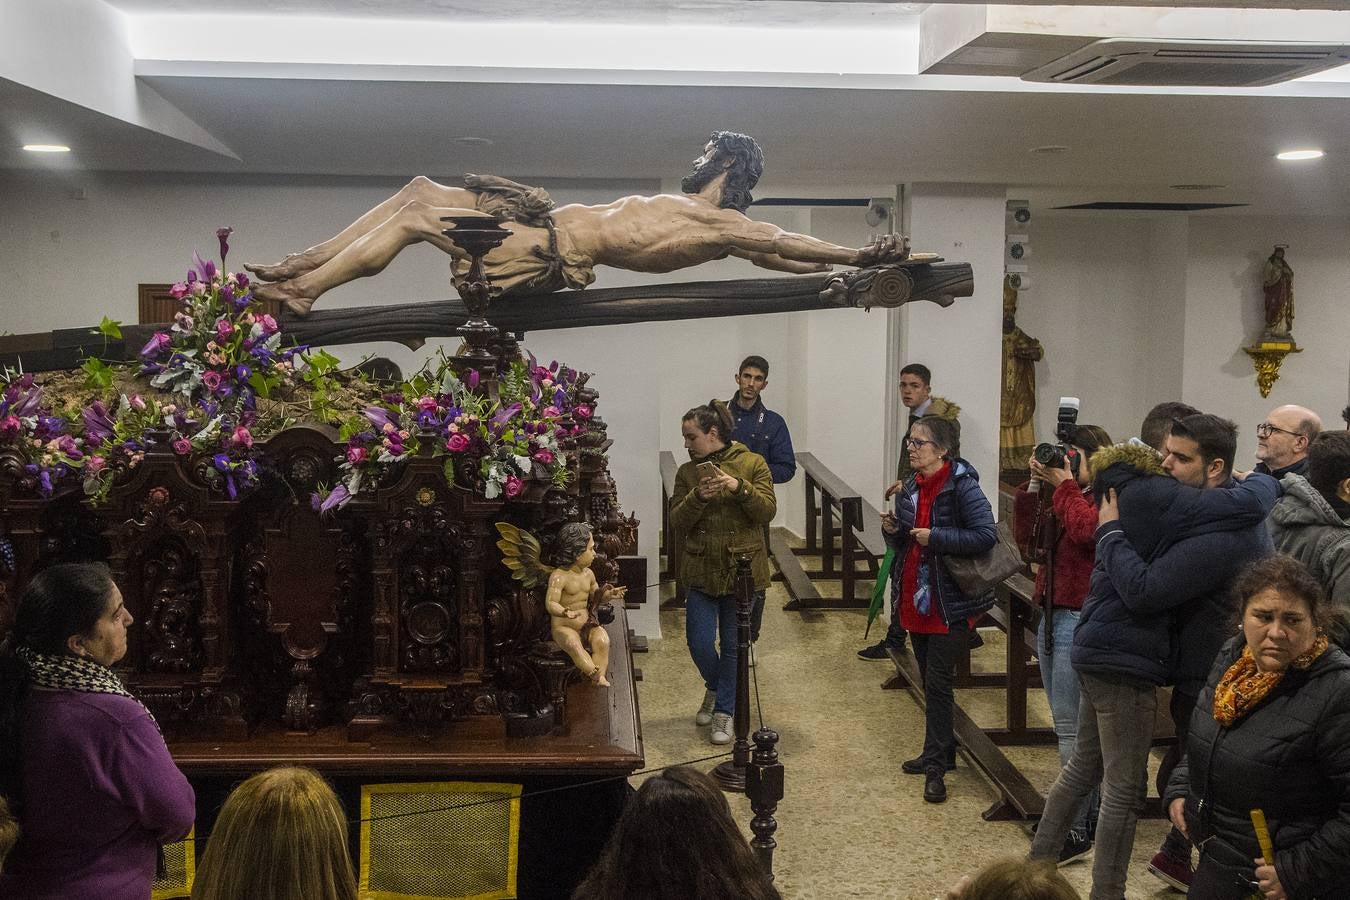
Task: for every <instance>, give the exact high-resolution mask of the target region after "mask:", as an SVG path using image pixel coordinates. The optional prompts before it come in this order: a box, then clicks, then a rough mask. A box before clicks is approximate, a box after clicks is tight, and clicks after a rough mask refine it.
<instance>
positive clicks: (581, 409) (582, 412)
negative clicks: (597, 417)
mask: <svg viewBox="0 0 1350 900" xmlns="http://www.w3.org/2000/svg"><path fill="white" fill-rule="evenodd" d="M572 412H573V413H575V414H576V417H577V418H578V419H589V418H590V417H591V408H590V407H589V406H587V405H586V404H585V403H578V404H577V405H576V408H575V409H573V410H572Z"/></svg>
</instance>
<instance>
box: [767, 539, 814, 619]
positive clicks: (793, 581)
mask: <svg viewBox="0 0 1350 900" xmlns="http://www.w3.org/2000/svg"><path fill="white" fill-rule="evenodd" d="M769 554H770V555H771V556H772V557H773V561H774V563H775V564H776V565H777V566H778V574H777V576H775V577H778V578H781V579H782V581H783V583H784V584H785V585H786V586H787V589H788V594H790V595H791V597H792V599H791V600H789V601H788V602H787V603H786V604H784V606H783V608H784V609H789V610H799V609H817V608H819V606H820V604H821V596H820V591H819V590H817V588H816V585H815V583H814V582H812V581H811V578H810V576H809V575H807V574H806V570H805V569H803V568H802V564H801V561H800V560H798V559H797V554H796V553H794V552H793V550H792V548H791V547H790V546H788V542H787V536H786V532H785V530H784V529H782V528H772V529H770V530H769Z"/></svg>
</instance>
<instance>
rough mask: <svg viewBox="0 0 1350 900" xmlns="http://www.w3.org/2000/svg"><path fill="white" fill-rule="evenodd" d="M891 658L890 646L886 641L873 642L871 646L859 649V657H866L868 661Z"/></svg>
mask: <svg viewBox="0 0 1350 900" xmlns="http://www.w3.org/2000/svg"><path fill="white" fill-rule="evenodd" d="M890 658H891V653H890V648H889V647H887V645H886V642H885V641H881V642H879V643H876V644H873V645H872V646H870V647H864V648H863V649H861V650H859V651H858V659H865V660H867V661H868V662H877V661H878V660H886V659H890Z"/></svg>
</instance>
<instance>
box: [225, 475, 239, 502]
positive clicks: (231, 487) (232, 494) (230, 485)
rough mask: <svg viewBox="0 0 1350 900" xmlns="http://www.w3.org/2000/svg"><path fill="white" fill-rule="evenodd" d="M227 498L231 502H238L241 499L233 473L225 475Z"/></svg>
mask: <svg viewBox="0 0 1350 900" xmlns="http://www.w3.org/2000/svg"><path fill="white" fill-rule="evenodd" d="M225 496H227V497H229V498H230V499H231V500H237V499H238V498H239V489H238V488H237V487H236V486H235V483H234V473H233V472H226V473H225Z"/></svg>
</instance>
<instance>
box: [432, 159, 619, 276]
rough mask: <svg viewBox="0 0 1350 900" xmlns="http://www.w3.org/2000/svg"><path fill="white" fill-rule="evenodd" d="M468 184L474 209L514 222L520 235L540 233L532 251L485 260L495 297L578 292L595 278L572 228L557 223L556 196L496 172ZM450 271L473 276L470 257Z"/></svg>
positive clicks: (471, 177)
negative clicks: (567, 290) (474, 200)
mask: <svg viewBox="0 0 1350 900" xmlns="http://www.w3.org/2000/svg"><path fill="white" fill-rule="evenodd" d="M464 186H465V188H467V189H468V190H470V191H472V192H473V193H474V194H475V195H476V196H477V198H478V201H477V203H475V204H474V209H476V210H478V211H479V212H484V213H487V214H489V215H493V216H497V217H499V218H502V219H506V220H508V221H510V222H513V223H515V227H513V228H512V229H511V230H512V231H513V232H515V233H516V234H524V233H527V231H537V232H538V237H539V241H538V243H537V244H536V245H535V247H534V248H533V249H532V251H531V252H530V253H528V254H521V255H517V256H513V257H510V258H507V259H493V258H492V253H489V254H488V255H487V256H486V257H485V258H484V259H483V265H484V267H485V268H486V269H487V276H488V278H489V280H491V282H492V292H493V294H494V295H496V296H506V295H516V296H521V295H527V294H551V293H553V292H554V291H560V290H562V289H563V288H571V289H573V290H577V291H579V290H581V289H582V288H584V287H586V285H588V284H590V283H591V282H593V281H595V270H594V266H595V263H594V261H593V260H592V259H591V258H590V257H589V256H586V255H585V254H584V253H580V252H579V251H577V249H576V247H575V245H574V244H573V243H572V239H571V237H569V236H568V234H567V232H565V231H559V230H558V228H557V226H556V225H555V224H554V223H553V216H552V215H550V211H551V210H552V209H553V206H554V204H553V199H552V198H551V197H549V195H548V192H547V191H545V190H544V189H543V188H537V187H528V186H526V185H523V184H517V183H516V182H514V181H510V180H508V179H506V178H498V177H497V176H495V175H465V176H464ZM451 272H452V274H453V276H454V280H455V283H456V284H458V283H459V282H460V281H461V280H462V279H463V278H464V277H465V276H467V275H468V274H469V260H467V259H458V258H457V259H455V261H454V263H453V264H452V265H451Z"/></svg>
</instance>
